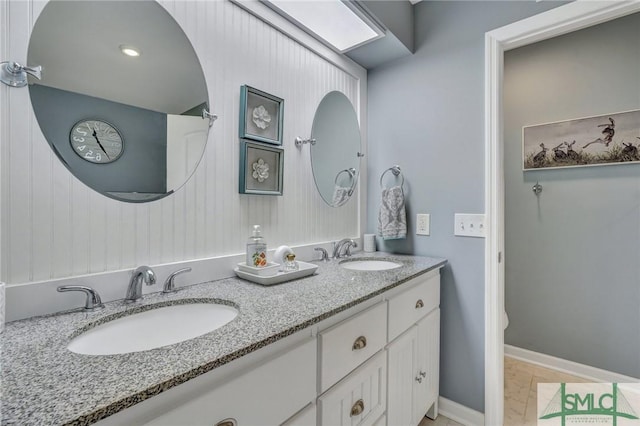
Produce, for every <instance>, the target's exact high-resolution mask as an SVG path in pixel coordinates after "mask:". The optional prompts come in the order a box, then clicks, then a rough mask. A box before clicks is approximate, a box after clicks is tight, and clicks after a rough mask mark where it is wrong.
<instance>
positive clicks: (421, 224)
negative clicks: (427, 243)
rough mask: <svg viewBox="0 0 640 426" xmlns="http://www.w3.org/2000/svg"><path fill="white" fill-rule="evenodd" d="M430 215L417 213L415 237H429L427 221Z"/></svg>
mask: <svg viewBox="0 0 640 426" xmlns="http://www.w3.org/2000/svg"><path fill="white" fill-rule="evenodd" d="M430 219H431V217H430V215H428V214H426V213H418V215H417V216H416V234H417V235H429V220H430Z"/></svg>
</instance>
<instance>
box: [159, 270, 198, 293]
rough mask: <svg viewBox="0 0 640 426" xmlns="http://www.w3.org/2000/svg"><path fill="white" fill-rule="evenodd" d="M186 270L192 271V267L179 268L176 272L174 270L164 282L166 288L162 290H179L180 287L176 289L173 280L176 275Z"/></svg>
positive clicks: (165, 291)
mask: <svg viewBox="0 0 640 426" xmlns="http://www.w3.org/2000/svg"><path fill="white" fill-rule="evenodd" d="M185 272H191V268H182V269H178V270H177V271H175V272H172V273H171V274H170V275H169V276H168V277H167V279H166V281H165V282H164V288H163V289H162V292H163V293H174V292H176V291H178V289H176V284H175V283H174V282H173V280H174V278H175V277H176V275H179V274H184V273H185Z"/></svg>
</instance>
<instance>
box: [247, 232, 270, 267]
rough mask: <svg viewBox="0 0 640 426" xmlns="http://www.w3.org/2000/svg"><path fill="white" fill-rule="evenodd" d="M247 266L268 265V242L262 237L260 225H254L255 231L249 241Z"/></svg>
mask: <svg viewBox="0 0 640 426" xmlns="http://www.w3.org/2000/svg"><path fill="white" fill-rule="evenodd" d="M247 266H253V267H255V268H264V267H265V266H267V242H266V241H265V239H264V238H263V237H262V230H261V229H260V225H253V233H252V234H251V237H249V241H247Z"/></svg>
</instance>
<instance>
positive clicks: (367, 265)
mask: <svg viewBox="0 0 640 426" xmlns="http://www.w3.org/2000/svg"><path fill="white" fill-rule="evenodd" d="M340 266H342V267H343V268H345V269H351V270H354V271H387V270H389V269H395V268H399V267H401V266H402V264H401V263H396V262H391V261H389V260H371V259H364V260H348V261H343V262H340Z"/></svg>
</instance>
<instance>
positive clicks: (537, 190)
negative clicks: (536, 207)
mask: <svg viewBox="0 0 640 426" xmlns="http://www.w3.org/2000/svg"><path fill="white" fill-rule="evenodd" d="M531 189H532V190H533V193H534V194H536V195H540V193H541V192H542V185H540V182H536V184H535V185H533V187H532V188H531Z"/></svg>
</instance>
